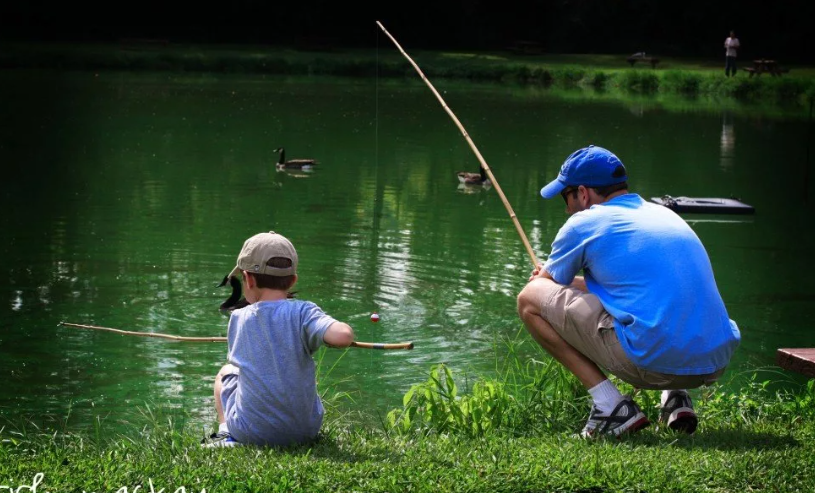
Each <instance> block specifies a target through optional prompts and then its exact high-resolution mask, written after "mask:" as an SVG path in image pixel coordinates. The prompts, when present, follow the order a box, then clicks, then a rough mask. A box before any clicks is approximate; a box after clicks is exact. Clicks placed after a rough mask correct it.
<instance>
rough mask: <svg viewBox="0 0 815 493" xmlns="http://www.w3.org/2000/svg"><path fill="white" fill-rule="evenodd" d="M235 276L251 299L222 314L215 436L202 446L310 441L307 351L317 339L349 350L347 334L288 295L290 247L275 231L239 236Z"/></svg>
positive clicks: (314, 426)
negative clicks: (225, 324)
mask: <svg viewBox="0 0 815 493" xmlns="http://www.w3.org/2000/svg"><path fill="white" fill-rule="evenodd" d="M237 275H242V277H243V291H244V296H245V297H246V300H247V301H248V302H249V303H250V304H249V305H248V306H246V307H245V308H241V309H238V310H235V311H233V312H232V314H231V316H230V317H229V329H228V332H227V340H228V353H227V356H228V361H229V364H227V365H225V366H224V367H223V368H221V371H219V372H218V375H217V376H216V377H215V410H216V411H217V413H218V423H219V427H218V433H216V434H214V435H213V436H212V437H210V438H211V440H210V442H209V443H207V444H206V446H210V447H212V446H234V445H237V444H244V443H251V444H256V445H289V444H294V443H303V442H306V441H309V440H312V439H314V438H315V437H316V436H317V432H319V430H320V426H321V425H322V422H323V405H322V402H321V401H320V397H319V395H318V394H317V382H316V375H315V368H314V360H313V359H312V356H311V355H312V354H314V352H315V351H317V349H318V348H319V347H320V344H322V343H325V344H326V345H328V346H332V347H348V346H349V345H350V344H351V342H352V341H353V340H354V332H353V330H352V329H351V327H350V326H348V324H345V323H343V322H338V321H337V320H335V319H334V318H332V317H330V316H328V315H326V314H325V313H324V312H323V311H322V310H321V309H320V307H318V306H317V305H315V304H314V303H312V302H309V301H300V300H295V299H287V295H288V291H289V289H291V287H292V286H294V283H295V282H296V281H297V252H296V251H295V249H294V246H293V245H292V244H291V242H290V241H289V240H288V239H286V238H285V237H284V236H282V235H279V234H277V233H275V232H274V231H270V232H268V233H260V234H257V235H255V236H252V237H251V238H249V239H248V240H246V242H245V243H244V244H243V249H241V252H240V255H238V262H237V265H236V266H235V268H234V269H233V270H232V272H231V273H230V274H229V276H237Z"/></svg>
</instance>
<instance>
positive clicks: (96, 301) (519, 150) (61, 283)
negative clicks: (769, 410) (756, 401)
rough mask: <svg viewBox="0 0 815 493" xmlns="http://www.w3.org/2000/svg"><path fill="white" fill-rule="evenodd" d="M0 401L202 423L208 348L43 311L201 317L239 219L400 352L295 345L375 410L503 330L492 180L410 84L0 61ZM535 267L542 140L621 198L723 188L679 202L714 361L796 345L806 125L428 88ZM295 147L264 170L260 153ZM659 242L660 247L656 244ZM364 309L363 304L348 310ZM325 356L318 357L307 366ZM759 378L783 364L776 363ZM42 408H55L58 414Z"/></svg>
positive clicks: (506, 256) (805, 232) (514, 285)
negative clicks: (710, 313)
mask: <svg viewBox="0 0 815 493" xmlns="http://www.w3.org/2000/svg"><path fill="white" fill-rule="evenodd" d="M0 81H2V86H3V88H4V90H3V91H2V92H0V162H1V163H2V169H3V170H4V176H3V179H2V186H0V204H2V210H3V214H2V219H0V226H1V227H2V231H3V241H2V247H1V248H2V255H0V276H2V282H0V324H1V325H0V377H2V379H3V382H4V387H3V388H4V392H3V393H2V394H1V395H0V413H2V417H3V419H5V420H7V421H9V422H17V421H34V422H41V421H44V420H46V418H48V419H53V420H54V422H60V423H63V425H64V426H65V427H67V428H68V429H86V428H90V427H93V426H94V423H98V422H99V420H104V421H105V422H106V423H108V424H112V427H113V428H114V429H115V427H116V426H117V425H118V424H122V425H125V424H134V423H135V424H138V423H140V422H143V421H144V419H145V417H144V415H143V409H144V407H145V406H156V405H160V406H163V407H167V408H170V409H176V410H179V412H181V411H182V410H183V412H184V413H186V414H187V415H188V416H189V417H190V419H193V420H195V421H196V422H200V424H201V426H209V425H210V424H211V423H212V421H213V420H214V411H213V407H212V381H213V378H214V375H215V373H216V372H217V371H218V369H219V368H220V366H221V365H222V364H223V363H224V362H225V355H226V345H225V344H224V343H180V342H171V341H163V340H158V339H150V338H140V337H124V336H119V335H115V334H110V333H102V332H93V331H86V330H80V329H71V328H66V327H62V326H59V322H61V321H65V322H71V323H79V324H93V325H99V326H105V327H113V328H118V329H123V330H133V331H146V332H160V333H167V334H173V335H180V336H199V337H200V336H224V335H225V331H226V322H227V319H226V317H225V316H224V315H222V314H221V313H220V312H219V310H218V306H219V304H220V303H221V302H222V301H224V300H225V299H226V297H227V296H228V294H229V293H228V289H227V288H217V287H216V286H217V285H218V283H219V282H220V281H221V279H222V278H223V276H224V275H226V274H227V273H228V272H229V271H230V269H231V268H232V267H233V265H234V262H235V258H236V256H237V253H238V251H239V249H240V247H241V245H242V243H243V241H244V239H245V238H247V237H249V236H251V235H253V234H255V233H258V232H262V231H269V230H274V231H277V232H280V233H282V234H284V235H286V236H287V237H289V238H290V239H291V240H292V241H293V243H294V244H295V246H296V247H297V249H298V252H299V255H300V266H299V275H300V281H299V282H298V284H297V286H296V289H297V291H298V294H297V295H298V297H300V298H302V299H308V300H311V301H314V302H316V303H317V304H319V305H320V306H321V307H323V309H324V310H326V311H327V312H328V313H329V314H331V315H333V316H334V317H336V318H338V319H340V320H343V321H346V322H348V323H350V324H351V325H352V326H353V327H354V330H355V331H356V334H357V339H358V340H361V341H368V342H403V341H413V342H414V344H415V349H414V350H412V351H372V350H364V349H350V350H348V351H347V352H342V351H338V350H325V351H323V352H321V353H320V355H319V357H320V358H321V363H320V365H321V374H322V378H321V381H320V387H321V389H323V390H328V391H341V392H348V393H349V395H351V396H352V398H353V401H349V402H348V404H347V405H348V406H350V407H351V408H355V409H357V410H359V411H362V412H364V413H365V414H367V415H369V416H373V417H374V418H373V421H377V418H376V416H380V417H381V416H383V415H384V414H385V413H387V411H388V410H389V409H391V408H392V407H395V406H398V405H400V403H401V397H402V395H403V394H404V392H405V391H406V390H408V388H409V387H410V386H411V384H413V383H417V382H420V381H424V380H426V373H427V371H428V370H429V368H430V367H431V366H432V365H433V364H436V363H440V362H444V363H446V364H448V365H449V366H450V367H451V368H453V370H454V371H455V372H456V373H457V374H466V375H467V376H468V377H467V378H468V379H469V380H470V381H472V380H474V379H475V378H476V377H478V376H491V375H493V374H494V372H495V368H496V366H497V365H499V364H500V362H501V360H502V358H504V357H506V356H507V355H506V354H505V352H504V351H503V350H502V344H501V341H502V340H503V339H504V338H513V337H527V336H526V334H525V330H524V328H523V326H522V324H521V323H520V321H519V319H518V317H517V315H516V313H515V296H516V294H517V293H518V291H519V290H520V289H521V288H522V287H523V285H524V283H525V282H526V279H527V278H528V276H529V272H530V270H531V267H532V262H531V259H530V257H529V256H528V255H527V252H526V250H525V248H524V246H523V244H522V242H521V240H520V237H519V235H518V233H517V231H516V230H515V228H514V226H513V224H512V221H511V219H510V217H509V214H508V212H507V210H506V208H505V206H504V204H503V203H502V201H501V199H500V196H499V195H498V193H497V191H496V189H495V188H481V187H474V188H473V187H464V186H461V185H459V183H458V180H457V177H456V173H457V172H458V171H473V172H475V171H477V170H478V161H477V159H476V157H475V154H474V153H473V152H472V150H471V149H470V147H469V145H468V144H467V142H466V140H465V139H464V138H463V136H462V135H461V133H460V132H459V130H458V129H457V127H456V126H455V125H454V123H453V122H452V120H451V119H450V118H449V116H448V115H447V114H446V113H445V112H444V110H443V108H442V107H441V106H440V105H439V103H438V101H437V100H436V99H435V98H434V97H433V95H432V93H431V92H430V91H428V89H427V87H426V86H425V85H424V84H422V83H421V82H420V81H419V82H416V83H414V82H410V81H405V82H393V81H388V82H386V83H385V82H377V81H376V80H359V79H347V80H346V79H327V78H319V77H313V78H305V79H295V78H271V77H263V76H246V75H240V76H223V75H219V76H206V75H178V74H161V73H149V74H143V73H142V74H131V73H118V72H117V73H98V74H97V73H93V72H76V73H62V72H45V71H42V72H35V71H4V72H0ZM436 87H437V89H439V90H440V93H441V94H443V97H444V98H445V101H446V102H447V104H448V105H449V106H450V107H451V109H452V110H453V111H454V112H455V114H456V115H457V117H458V118H459V120H460V121H461V122H462V124H463V125H464V126H465V128H466V129H467V131H468V133H469V135H470V136H471V137H472V139H473V141H474V142H475V143H476V144H477V146H478V149H479V150H480V152H481V153H482V155H483V156H484V158H485V159H486V160H487V162H488V163H489V165H490V168H491V169H492V171H493V173H494V175H495V177H496V178H497V180H498V182H499V184H500V186H501V189H502V190H503V191H504V193H505V195H506V197H507V199H508V201H509V203H510V204H511V205H512V207H513V209H514V211H515V213H516V214H517V217H518V219H519V221H520V223H521V225H522V227H523V229H524V231H525V234H526V235H527V237H528V238H529V241H530V242H531V244H532V247H533V249H534V251H535V253H536V256H537V257H538V258H539V259H540V260H541V261H543V260H545V258H546V254H547V252H548V251H549V246H550V243H551V240H552V238H553V237H554V235H555V234H556V232H557V230H558V228H559V226H560V225H561V224H562V223H563V221H564V220H565V219H566V215H565V211H564V207H563V204H562V202H561V201H559V200H552V201H544V200H543V199H541V197H540V195H539V194H538V191H539V189H540V188H541V186H543V185H544V184H545V183H547V182H548V181H549V180H551V179H552V178H554V177H555V176H556V174H557V172H558V170H559V167H560V164H561V163H562V161H563V159H564V158H565V157H566V156H567V155H568V154H569V153H571V152H572V151H573V150H575V149H577V148H579V147H583V146H585V145H588V144H596V145H600V146H603V147H607V148H609V149H611V150H612V151H613V152H615V153H616V154H617V155H618V156H620V158H621V159H622V160H623V162H624V163H625V164H626V166H627V167H628V169H629V174H630V176H631V180H630V185H631V188H632V190H633V191H636V192H638V193H640V194H641V195H643V196H644V197H646V198H650V197H658V196H663V195H666V194H667V195H673V196H681V195H685V196H692V197H738V198H740V199H742V200H743V201H745V202H747V203H749V204H750V205H753V206H754V207H755V208H756V214H755V215H752V216H724V215H702V214H696V215H687V216H684V217H685V218H686V220H687V221H688V222H689V223H690V224H691V225H692V227H693V229H694V230H695V231H696V232H697V234H698V235H699V236H700V237H701V239H702V241H703V242H704V244H705V245H706V247H707V249H708V252H709V254H710V258H711V261H712V263H713V267H714V271H715V273H716V276H717V282H718V285H719V288H720V291H721V293H722V296H723V298H724V300H725V303H726V304H727V307H728V310H729V312H730V316H731V318H733V319H734V320H736V321H737V323H738V324H739V327H740V328H741V331H742V337H743V341H742V345H741V347H740V348H739V350H738V352H737V354H736V356H735V359H734V360H733V362H732V365H731V370H730V374H731V375H737V374H738V373H739V372H740V371H741V370H744V369H748V368H754V367H756V366H760V367H761V366H771V365H772V364H773V361H774V356H775V350H776V349H777V348H779V347H796V346H812V343H813V338H812V335H811V333H812V326H811V323H810V322H809V321H808V317H807V314H809V313H812V312H813V309H815V280H814V279H815V275H813V274H815V272H814V271H815V269H814V268H813V267H812V263H811V260H810V256H811V253H812V251H813V246H814V245H815V234H814V233H813V224H815V223H813V220H812V206H813V193H815V192H814V191H813V186H812V181H813V179H812V175H811V167H812V163H811V161H812V154H813V151H812V149H811V148H810V147H811V144H810V142H812V141H813V139H812V126H811V125H812V124H811V122H809V121H808V120H807V119H806V118H800V117H797V118H783V117H777V116H776V117H772V118H769V117H762V116H755V115H752V114H750V113H745V114H741V113H738V112H732V111H731V110H727V111H724V110H722V111H718V112H717V111H710V110H707V111H695V110H692V109H691V110H688V111H681V112H678V111H674V112H666V111H662V110H660V109H659V107H658V106H654V105H649V104H643V103H642V102H632V103H615V102H608V101H597V100H594V99H581V98H579V97H574V96H573V95H572V96H570V97H568V98H564V97H559V96H556V95H554V94H551V93H547V92H546V91H540V90H533V89H524V88H519V87H502V86H480V85H468V84H462V83H451V82H444V83H437V84H436ZM280 146H283V147H285V148H286V156H287V158H290V159H296V158H313V159H317V160H318V161H319V164H318V165H317V166H316V168H315V169H314V170H313V171H311V172H307V173H306V172H279V171H277V170H276V169H275V166H274V162H275V160H276V158H277V155H276V154H275V153H274V152H273V150H274V149H275V148H277V147H280ZM680 260H681V259H680ZM373 312H377V313H378V314H379V315H380V317H381V320H380V321H379V322H378V323H373V322H371V320H370V315H371V313H373ZM329 370H330V371H329ZM779 378H793V379H794V378H795V377H789V376H786V375H783V374H780V375H779ZM66 422H67V424H66Z"/></svg>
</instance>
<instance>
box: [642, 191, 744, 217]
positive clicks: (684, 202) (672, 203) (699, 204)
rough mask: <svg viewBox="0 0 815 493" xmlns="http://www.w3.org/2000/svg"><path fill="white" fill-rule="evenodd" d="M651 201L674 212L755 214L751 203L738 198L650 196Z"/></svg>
mask: <svg viewBox="0 0 815 493" xmlns="http://www.w3.org/2000/svg"><path fill="white" fill-rule="evenodd" d="M651 202H654V203H656V204H659V205H664V206H665V207H667V208H669V209H671V210H673V211H674V212H692V213H704V214H755V212H756V210H755V209H754V208H753V206H752V205H748V204H745V203H744V202H742V201H740V200H738V199H732V198H731V199H722V198H715V197H704V198H699V197H671V196H670V195H663V196H662V197H651Z"/></svg>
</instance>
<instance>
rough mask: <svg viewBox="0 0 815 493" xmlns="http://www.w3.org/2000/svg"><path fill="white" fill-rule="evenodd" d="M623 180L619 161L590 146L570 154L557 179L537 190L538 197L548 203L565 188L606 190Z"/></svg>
mask: <svg viewBox="0 0 815 493" xmlns="http://www.w3.org/2000/svg"><path fill="white" fill-rule="evenodd" d="M627 179H628V174H627V173H626V171H625V166H623V163H622V161H620V158H618V157H617V156H615V155H614V153H612V152H611V151H609V150H608V149H603V148H602V147H597V146H593V145H590V146H588V147H584V148H582V149H578V150H576V151H574V152H573V153H571V154H570V155H569V157H567V158H566V161H563V166H561V167H560V173H558V175H557V178H555V179H554V180H552V181H551V182H550V183H549V184H548V185H546V186H545V187H543V188H541V195H542V196H543V198H545V199H551V198H552V197H554V196H556V195H558V194H559V193H560V192H562V191H563V189H564V188H566V187H576V186H578V185H583V186H584V187H589V188H597V187H606V186H609V185H616V184H617V183H622V182H624V181H626V180H627Z"/></svg>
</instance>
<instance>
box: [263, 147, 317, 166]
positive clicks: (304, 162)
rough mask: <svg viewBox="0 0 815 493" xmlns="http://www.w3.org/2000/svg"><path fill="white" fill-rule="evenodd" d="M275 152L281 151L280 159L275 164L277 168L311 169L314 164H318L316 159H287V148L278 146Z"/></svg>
mask: <svg viewBox="0 0 815 493" xmlns="http://www.w3.org/2000/svg"><path fill="white" fill-rule="evenodd" d="M274 152H278V153H280V159H278V160H277V163H276V164H275V166H276V167H277V169H303V170H306V169H311V167H312V166H314V165H316V164H317V161H315V160H314V159H289V160H288V161H286V150H285V149H283V148H282V147H278V148H277V149H275V150H274Z"/></svg>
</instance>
